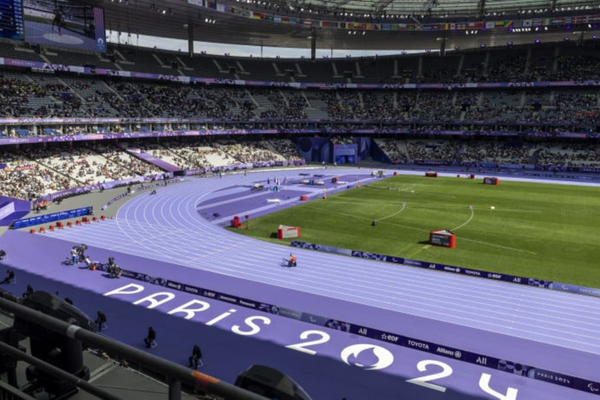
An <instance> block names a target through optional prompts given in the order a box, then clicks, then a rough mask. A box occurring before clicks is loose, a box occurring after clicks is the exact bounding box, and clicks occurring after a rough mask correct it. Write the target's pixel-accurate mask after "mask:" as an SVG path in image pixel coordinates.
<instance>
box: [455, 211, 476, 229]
mask: <svg viewBox="0 0 600 400" xmlns="http://www.w3.org/2000/svg"><path fill="white" fill-rule="evenodd" d="M469 208H470V209H471V216H470V217H469V219H468V220H467V222H465V223H464V224H462V225H459V226H457V227H456V228H454V229H451V230H452V231H457V230H459V229H460V228H462V227H463V226H465V225H467V224H468V223H469V222H471V220H472V219H473V218H474V217H475V210H473V206H470V207H469Z"/></svg>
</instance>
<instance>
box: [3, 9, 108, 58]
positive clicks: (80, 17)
mask: <svg viewBox="0 0 600 400" xmlns="http://www.w3.org/2000/svg"><path fill="white" fill-rule="evenodd" d="M0 1H3V0H0ZM23 10H24V14H25V41H27V42H29V43H31V44H40V45H45V46H56V47H69V48H75V49H79V50H87V51H94V52H99V53H105V52H106V33H105V30H104V10H103V9H101V8H98V7H92V6H89V5H87V4H82V3H79V2H77V1H73V0H25V3H24V7H23Z"/></svg>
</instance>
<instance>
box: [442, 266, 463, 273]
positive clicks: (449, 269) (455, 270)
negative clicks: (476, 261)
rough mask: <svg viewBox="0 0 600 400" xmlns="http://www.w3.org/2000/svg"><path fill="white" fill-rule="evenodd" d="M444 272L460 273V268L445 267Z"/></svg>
mask: <svg viewBox="0 0 600 400" xmlns="http://www.w3.org/2000/svg"><path fill="white" fill-rule="evenodd" d="M444 271H450V272H460V268H455V267H448V266H446V267H444Z"/></svg>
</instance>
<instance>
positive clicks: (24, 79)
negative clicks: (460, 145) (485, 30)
mask: <svg viewBox="0 0 600 400" xmlns="http://www.w3.org/2000/svg"><path fill="white" fill-rule="evenodd" d="M585 60H587V62H586V61H585ZM524 62H525V61H524V60H523V59H522V57H515V59H513V60H509V61H507V62H498V63H497V64H496V65H495V67H494V68H493V69H492V71H491V73H490V75H489V76H494V77H498V78H493V79H491V78H490V79H491V80H515V79H518V77H519V76H521V75H519V72H518V71H521V69H523V71H524V70H525V69H524V67H523V63H524ZM593 65H594V64H593V62H591V61H590V59H587V58H586V59H584V60H582V61H581V65H580V66H579V67H577V68H575V67H574V68H575V70H576V71H579V72H580V73H582V74H588V72H589V76H595V75H593V74H592V73H591V72H590V69H591V68H592V66H593ZM516 66H518V68H517V67H516ZM534 70H535V69H534ZM484 78H485V77H484ZM485 79H488V78H485ZM485 79H484V80H485ZM257 99H260V101H257ZM0 106H1V107H2V109H3V116H4V117H8V118H13V117H50V118H77V117H82V118H96V117H106V118H110V117H120V118H135V119H140V118H141V119H143V118H157V117H158V118H160V117H164V118H209V119H216V120H222V121H223V122H213V123H209V124H206V126H205V128H206V129H215V127H223V126H228V125H229V126H233V127H234V128H238V129H239V128H245V129H256V128H261V127H262V128H273V127H276V128H279V124H280V122H279V121H284V124H285V127H286V128H290V127H291V125H293V124H295V123H296V122H294V121H298V122H297V123H300V124H302V123H304V124H306V123H310V122H307V121H306V120H307V119H308V115H309V111H310V114H311V115H315V114H316V115H319V116H320V119H323V120H330V121H337V122H341V121H354V120H376V121H415V120H419V121H462V120H464V121H473V120H477V121H497V122H501V123H509V122H511V121H521V122H536V123H544V122H552V123H554V122H557V123H563V122H568V121H573V122H591V123H600V119H599V116H600V112H599V111H600V106H599V104H598V96H597V93H596V91H595V90H593V88H590V87H587V86H582V87H581V88H580V89H569V88H554V89H539V88H518V89H514V88H512V89H496V90H489V89H488V90H483V89H471V90H459V89H452V90H431V89H430V90H402V91H399V90H394V89H390V90H348V89H346V90H329V91H323V90H317V89H305V90H302V91H298V90H297V89H290V88H281V87H278V88H268V89H265V88H253V87H222V86H193V85H183V84H177V83H173V82H157V83H147V82H136V81H121V80H119V81H116V80H112V79H103V80H100V79H98V78H94V77H81V78H78V79H75V78H72V77H69V78H58V77H52V78H47V77H44V76H42V77H39V76H37V75H36V74H26V73H23V74H20V75H16V74H12V73H11V74H9V73H5V76H4V77H1V78H0ZM311 118H312V117H311ZM260 119H264V120H260ZM269 120H273V121H272V122H269ZM301 121H304V122H301ZM137 125H140V124H136V125H132V126H129V127H124V126H120V125H112V126H109V127H107V128H105V131H107V132H123V131H126V130H130V131H134V130H135V129H136V128H137ZM141 125H142V127H144V124H143V123H142V124H141ZM299 127H302V125H300V126H299ZM164 128H165V130H168V129H171V130H176V128H175V127H173V126H165V127H164ZM0 130H1V131H2V134H3V135H4V136H19V134H18V133H17V132H15V131H13V130H11V129H10V127H0ZM53 132H54V134H77V133H95V132H94V130H93V129H90V127H79V128H76V127H74V126H64V127H60V126H57V127H55V129H53ZM30 134H33V133H30ZM35 134H37V135H41V134H44V131H43V130H41V129H37V131H36V132H35Z"/></svg>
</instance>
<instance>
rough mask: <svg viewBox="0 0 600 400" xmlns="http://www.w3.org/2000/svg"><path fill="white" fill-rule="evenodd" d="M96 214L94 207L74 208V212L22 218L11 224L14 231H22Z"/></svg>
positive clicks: (66, 211) (68, 211)
mask: <svg viewBox="0 0 600 400" xmlns="http://www.w3.org/2000/svg"><path fill="white" fill-rule="evenodd" d="M93 212H94V209H93V207H92V206H88V207H81V208H74V209H72V210H65V211H60V212H55V213H51V214H42V215H36V216H35V217H30V218H21V219H17V220H15V221H13V223H12V224H11V228H12V229H20V228H25V227H28V226H36V225H42V224H46V223H48V222H55V221H61V220H65V219H70V218H76V217H81V216H83V215H91V214H92V213H93ZM86 218H87V217H86Z"/></svg>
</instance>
